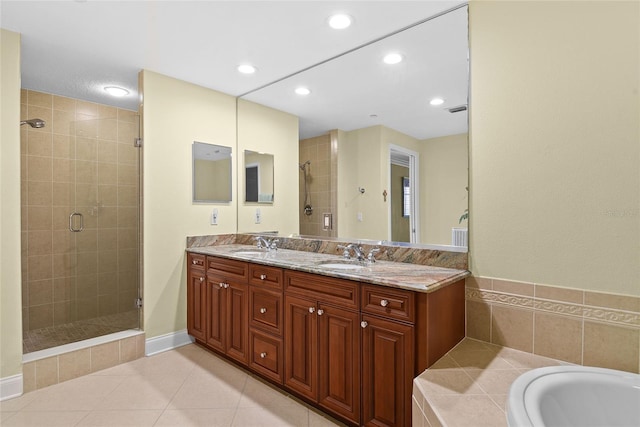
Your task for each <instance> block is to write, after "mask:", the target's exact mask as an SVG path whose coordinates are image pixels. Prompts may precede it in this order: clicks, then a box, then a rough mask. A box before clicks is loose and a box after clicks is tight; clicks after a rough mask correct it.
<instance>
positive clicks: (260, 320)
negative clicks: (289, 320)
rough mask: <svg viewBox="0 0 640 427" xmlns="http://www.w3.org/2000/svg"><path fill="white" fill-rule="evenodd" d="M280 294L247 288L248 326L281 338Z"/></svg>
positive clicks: (253, 287)
mask: <svg viewBox="0 0 640 427" xmlns="http://www.w3.org/2000/svg"><path fill="white" fill-rule="evenodd" d="M282 313H283V312H282V294H281V293H278V292H273V291H268V290H264V289H256V287H255V286H250V287H249V325H250V326H252V327H257V328H261V329H265V330H267V331H269V332H272V333H274V334H276V335H279V336H282Z"/></svg>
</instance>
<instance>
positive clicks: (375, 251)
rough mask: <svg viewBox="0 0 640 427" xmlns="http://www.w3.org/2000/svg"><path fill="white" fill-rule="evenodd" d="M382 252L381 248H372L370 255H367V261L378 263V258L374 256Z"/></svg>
mask: <svg viewBox="0 0 640 427" xmlns="http://www.w3.org/2000/svg"><path fill="white" fill-rule="evenodd" d="M378 252H380V248H372V249H371V250H370V251H369V255H367V261H369V262H370V263H371V262H376V258H375V257H374V256H373V255H374V254H376V253H378Z"/></svg>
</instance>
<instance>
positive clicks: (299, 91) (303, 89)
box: [296, 87, 311, 95]
mask: <svg viewBox="0 0 640 427" xmlns="http://www.w3.org/2000/svg"><path fill="white" fill-rule="evenodd" d="M296 93H297V94H298V95H309V94H310V93H311V91H310V90H309V89H307V88H306V87H298V88H296Z"/></svg>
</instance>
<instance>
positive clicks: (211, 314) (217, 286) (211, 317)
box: [206, 276, 227, 352]
mask: <svg viewBox="0 0 640 427" xmlns="http://www.w3.org/2000/svg"><path fill="white" fill-rule="evenodd" d="M221 284H222V285H224V282H222V281H221V280H219V278H216V277H210V276H207V339H206V342H207V345H208V346H210V347H211V348H214V349H216V350H219V351H221V352H224V351H225V349H226V344H227V343H226V339H225V337H226V329H225V326H226V321H225V319H226V315H227V314H226V313H227V305H226V298H225V296H226V292H225V288H224V286H221Z"/></svg>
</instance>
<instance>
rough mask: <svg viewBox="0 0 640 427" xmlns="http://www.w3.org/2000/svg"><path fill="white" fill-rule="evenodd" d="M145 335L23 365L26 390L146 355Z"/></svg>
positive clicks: (56, 382) (46, 385)
mask: <svg viewBox="0 0 640 427" xmlns="http://www.w3.org/2000/svg"><path fill="white" fill-rule="evenodd" d="M144 348H145V335H144V334H139V335H135V336H132V337H128V338H123V339H120V340H116V341H112V342H108V343H105V344H100V345H96V346H93V347H89V348H83V349H80V350H75V351H71V352H69V353H63V354H60V355H57V356H51V357H47V358H44V359H40V360H36V361H33V362H28V363H25V364H23V365H22V375H23V387H24V392H25V393H27V392H29V391H33V390H37V389H40V388H43V387H48V386H50V385H53V384H58V383H61V382H63V381H68V380H71V379H73V378H78V377H81V376H83V375H87V374H90V373H92V372H96V371H100V370H102V369H106V368H110V367H112V366H116V365H119V364H121V363H126V362H130V361H132V360H135V359H139V358H141V357H144Z"/></svg>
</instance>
